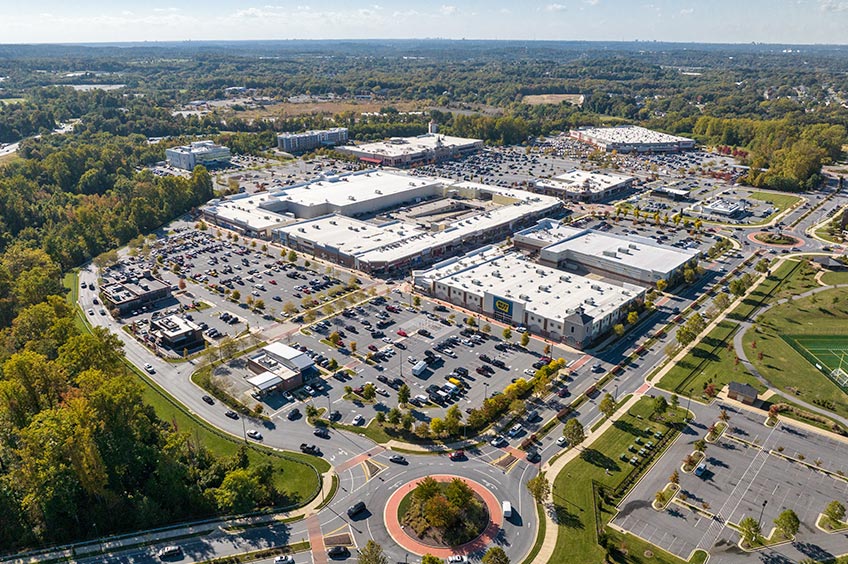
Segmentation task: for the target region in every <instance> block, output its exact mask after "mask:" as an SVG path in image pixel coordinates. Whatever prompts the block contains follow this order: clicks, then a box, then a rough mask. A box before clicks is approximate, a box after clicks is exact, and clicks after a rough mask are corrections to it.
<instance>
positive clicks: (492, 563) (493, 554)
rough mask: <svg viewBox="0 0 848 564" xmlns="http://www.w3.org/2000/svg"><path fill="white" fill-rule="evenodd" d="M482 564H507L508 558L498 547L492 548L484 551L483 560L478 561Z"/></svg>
mask: <svg viewBox="0 0 848 564" xmlns="http://www.w3.org/2000/svg"><path fill="white" fill-rule="evenodd" d="M480 562H482V563H483V564H509V563H510V560H509V557H508V556H507V555H506V552H504V549H502V548H501V547H499V546H493V547H491V548H489V550H487V551H486V554H484V555H483V558H482V559H481V560H480Z"/></svg>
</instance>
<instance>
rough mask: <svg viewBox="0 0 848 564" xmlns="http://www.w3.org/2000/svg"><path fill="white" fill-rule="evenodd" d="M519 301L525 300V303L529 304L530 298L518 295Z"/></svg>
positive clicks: (525, 295)
mask: <svg viewBox="0 0 848 564" xmlns="http://www.w3.org/2000/svg"><path fill="white" fill-rule="evenodd" d="M518 299H520V300H525V301H528V302H529V301H530V296H528V295H527V294H518Z"/></svg>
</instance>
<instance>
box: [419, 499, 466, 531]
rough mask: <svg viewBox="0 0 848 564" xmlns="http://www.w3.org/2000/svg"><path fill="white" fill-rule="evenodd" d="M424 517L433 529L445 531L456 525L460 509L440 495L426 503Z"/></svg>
mask: <svg viewBox="0 0 848 564" xmlns="http://www.w3.org/2000/svg"><path fill="white" fill-rule="evenodd" d="M423 517H424V520H425V521H427V523H428V524H429V525H430V526H431V527H436V528H437V529H445V528H447V527H449V526H452V525H453V524H454V523H456V521H457V519H458V517H459V509H458V508H457V507H456V506H455V505H454V504H452V503H451V502H450V501H448V499H447V498H446V497H445V496H444V495H442V494H440V493H439V494H436V495H434V496H433V497H431V498H430V499H428V500H427V501H425V502H424V506H423Z"/></svg>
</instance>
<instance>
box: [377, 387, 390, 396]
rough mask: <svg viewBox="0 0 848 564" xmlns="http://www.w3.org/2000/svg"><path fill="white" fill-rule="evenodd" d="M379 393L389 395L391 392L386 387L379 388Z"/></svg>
mask: <svg viewBox="0 0 848 564" xmlns="http://www.w3.org/2000/svg"><path fill="white" fill-rule="evenodd" d="M377 393H378V394H380V395H381V396H386V397H389V392H387V391H386V389H385V388H377Z"/></svg>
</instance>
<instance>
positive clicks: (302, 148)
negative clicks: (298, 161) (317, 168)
mask: <svg viewBox="0 0 848 564" xmlns="http://www.w3.org/2000/svg"><path fill="white" fill-rule="evenodd" d="M347 141H348V130H347V128H346V127H334V128H332V129H319V130H311V131H304V132H302V133H281V134H280V135H277V148H278V149H279V150H281V151H285V152H287V153H305V152H306V151H312V150H314V149H318V148H320V147H335V146H336V145H344V144H345V143H347Z"/></svg>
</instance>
